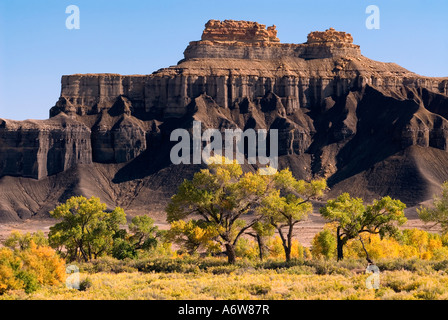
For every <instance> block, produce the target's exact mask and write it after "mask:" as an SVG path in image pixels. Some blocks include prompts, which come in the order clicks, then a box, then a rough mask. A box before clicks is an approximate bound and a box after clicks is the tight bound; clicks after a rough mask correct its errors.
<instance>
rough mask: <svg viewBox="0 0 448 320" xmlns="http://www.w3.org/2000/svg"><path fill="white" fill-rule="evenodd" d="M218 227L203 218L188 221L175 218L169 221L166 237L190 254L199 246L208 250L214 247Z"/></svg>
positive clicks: (212, 249)
mask: <svg viewBox="0 0 448 320" xmlns="http://www.w3.org/2000/svg"><path fill="white" fill-rule="evenodd" d="M218 235H219V234H218V229H217V228H216V227H215V224H214V223H208V222H206V221H204V220H199V221H198V220H194V219H191V220H189V221H188V222H186V221H184V220H176V221H173V222H172V223H171V226H170V229H169V230H168V232H167V234H166V237H167V239H168V240H170V241H172V242H174V243H177V244H179V245H180V246H182V247H183V248H185V249H186V250H187V252H188V253H189V254H190V255H192V254H195V253H196V252H197V251H198V250H199V249H200V248H206V249H207V250H208V251H209V252H210V251H214V249H215V248H216V241H215V239H216V237H217V236H218Z"/></svg>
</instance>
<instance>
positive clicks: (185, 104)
mask: <svg viewBox="0 0 448 320" xmlns="http://www.w3.org/2000/svg"><path fill="white" fill-rule="evenodd" d="M386 49H387V48H385V50H386ZM403 54H405V53H403ZM430 54H431V52H430V50H428V59H430V58H431V57H430ZM447 119H448V78H433V77H425V76H421V75H417V74H415V73H413V72H410V71H408V70H406V69H404V68H402V67H400V66H398V65H397V64H395V63H384V62H378V61H374V60H371V59H369V58H367V57H365V56H363V55H362V54H361V50H360V47H359V46H358V45H356V44H354V43H353V38H352V36H351V35H350V34H348V33H345V32H340V31H336V30H334V29H332V28H330V29H328V30H325V31H315V32H311V33H310V34H309V35H308V39H307V42H306V43H302V44H287V43H281V42H280V40H279V39H278V38H277V30H276V27H275V26H272V27H266V26H265V25H263V24H259V23H256V22H249V21H233V20H225V21H217V20H210V21H209V22H207V24H206V25H205V30H204V32H203V34H202V37H201V40H199V41H193V42H190V44H189V45H188V47H187V48H186V50H185V52H184V59H183V60H181V61H179V63H178V64H177V65H175V66H171V67H169V68H164V69H161V70H158V71H156V72H154V73H153V74H150V75H129V76H124V75H118V74H76V75H66V76H63V77H62V89H61V96H60V98H59V101H57V103H56V104H55V106H54V107H52V108H51V110H50V119H48V120H39V121H38V120H27V121H13V120H4V119H0V177H1V178H0V221H16V220H20V219H26V218H30V217H34V216H36V217H45V216H48V211H49V210H51V209H52V208H53V207H54V206H55V205H56V204H57V203H58V202H62V201H64V200H65V199H67V198H68V197H70V196H72V195H80V194H82V195H85V196H87V197H90V196H92V195H95V196H99V197H100V198H101V200H102V201H104V202H106V203H107V204H108V206H110V207H114V206H117V205H118V206H122V207H124V209H126V210H127V212H128V213H131V214H133V213H139V214H140V213H151V214H152V215H154V216H157V215H160V217H162V216H163V208H164V206H165V205H166V203H167V200H168V199H169V197H170V196H171V195H172V194H173V193H174V192H175V190H176V186H177V185H178V184H179V183H180V182H181V181H182V180H183V179H184V178H190V177H191V176H192V174H193V173H194V172H195V171H196V170H198V169H199V168H200V166H194V165H180V166H175V165H172V164H171V162H170V159H169V151H170V148H171V147H172V145H173V144H174V142H170V139H169V137H170V133H171V131H172V130H174V129H175V128H187V129H191V126H192V121H193V120H199V121H202V128H203V130H205V129H207V128H218V129H222V130H223V129H225V128H241V129H247V128H255V129H260V128H264V129H278V130H279V148H280V150H279V154H280V165H281V167H285V166H288V167H290V168H291V170H292V171H293V172H294V174H295V175H296V176H297V177H298V178H301V179H311V178H316V177H325V178H327V179H328V182H329V185H330V187H331V191H330V192H329V194H328V196H329V197H331V196H334V195H337V194H338V193H339V192H342V191H347V192H350V193H351V194H352V195H356V196H362V197H365V198H366V199H367V200H369V199H373V198H374V197H377V196H382V195H386V194H388V195H391V196H392V197H395V198H399V199H401V200H402V201H404V202H405V203H407V204H408V206H414V205H417V204H419V203H421V202H422V201H425V200H427V199H429V198H431V197H432V195H433V194H434V193H435V192H437V191H438V190H439V185H440V183H441V182H442V181H444V180H447V179H448V152H447V151H448V121H447ZM246 169H248V170H249V169H250V168H249V167H247V168H246Z"/></svg>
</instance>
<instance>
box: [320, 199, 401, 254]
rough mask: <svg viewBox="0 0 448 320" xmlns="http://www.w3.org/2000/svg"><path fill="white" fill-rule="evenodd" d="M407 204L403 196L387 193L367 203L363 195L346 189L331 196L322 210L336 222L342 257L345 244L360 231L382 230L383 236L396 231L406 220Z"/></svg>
mask: <svg viewBox="0 0 448 320" xmlns="http://www.w3.org/2000/svg"><path fill="white" fill-rule="evenodd" d="M405 208H406V205H405V204H404V203H402V202H401V201H400V200H394V199H392V198H390V197H388V196H387V197H383V198H381V199H380V200H374V201H373V204H371V205H367V206H366V205H364V203H363V200H362V199H361V198H352V197H350V195H349V194H348V193H343V194H341V195H340V196H339V197H338V198H336V199H334V200H328V201H327V204H326V205H325V206H324V207H322V208H321V209H320V213H321V214H322V216H323V217H324V218H326V219H327V220H329V221H331V222H336V226H337V227H336V241H337V258H338V260H342V259H343V258H344V253H343V248H344V245H345V244H346V243H347V241H348V240H350V239H354V238H357V237H358V236H359V235H360V234H361V233H364V232H367V233H371V234H379V235H380V236H381V237H383V236H385V235H394V234H395V233H396V232H397V231H398V226H399V225H402V224H404V223H405V222H406V221H407V219H406V217H405V215H404V209H405ZM367 259H368V256H367Z"/></svg>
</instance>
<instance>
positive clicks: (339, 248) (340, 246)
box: [337, 227, 345, 261]
mask: <svg viewBox="0 0 448 320" xmlns="http://www.w3.org/2000/svg"><path fill="white" fill-rule="evenodd" d="M340 232H341V228H340V227H338V229H337V251H338V261H340V260H342V259H344V244H345V241H344V240H343V239H342V237H341V235H340Z"/></svg>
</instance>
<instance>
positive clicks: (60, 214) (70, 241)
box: [48, 196, 126, 261]
mask: <svg viewBox="0 0 448 320" xmlns="http://www.w3.org/2000/svg"><path fill="white" fill-rule="evenodd" d="M106 209H107V206H106V204H104V203H101V201H100V199H99V198H95V197H92V198H90V199H87V198H85V197H82V196H81V197H72V198H70V199H68V200H67V201H66V202H65V203H63V204H61V205H59V206H57V207H56V208H55V209H54V210H53V211H51V212H50V215H51V216H52V217H53V218H56V219H62V221H61V222H59V223H57V224H55V225H54V226H53V227H51V228H50V233H49V235H48V239H49V243H50V245H51V246H52V247H53V248H56V249H57V250H58V251H59V252H61V253H62V252H65V255H66V257H67V258H68V259H69V260H76V259H78V258H79V257H81V258H82V259H83V260H84V261H89V260H91V259H94V258H97V257H100V256H102V255H105V254H109V253H110V252H111V250H112V247H113V242H114V236H115V234H116V233H117V232H118V231H119V230H120V224H124V223H126V215H125V213H124V211H123V209H121V208H119V207H117V208H115V209H114V210H113V211H112V212H107V211H106ZM62 249H65V250H62Z"/></svg>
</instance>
